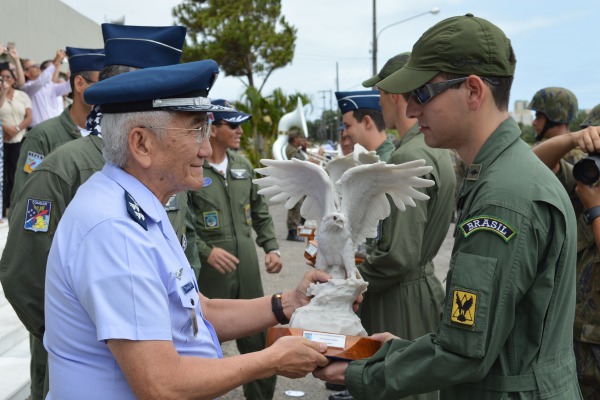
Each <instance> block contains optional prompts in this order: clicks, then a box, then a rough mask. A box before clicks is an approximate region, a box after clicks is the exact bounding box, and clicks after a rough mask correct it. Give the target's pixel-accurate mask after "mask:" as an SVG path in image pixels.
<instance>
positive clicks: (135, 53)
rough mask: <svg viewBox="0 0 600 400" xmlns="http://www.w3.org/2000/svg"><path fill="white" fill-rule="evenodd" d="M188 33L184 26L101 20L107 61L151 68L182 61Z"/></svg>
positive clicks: (109, 63)
mask: <svg viewBox="0 0 600 400" xmlns="http://www.w3.org/2000/svg"><path fill="white" fill-rule="evenodd" d="M185 33H186V29H185V27H183V26H134V25H118V24H108V23H105V24H102V37H103V38H104V49H105V50H106V65H127V66H129V67H135V68H148V67H160V66H163V65H172V64H179V62H180V61H181V49H182V48H183V42H184V40H185Z"/></svg>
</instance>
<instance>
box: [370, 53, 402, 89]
mask: <svg viewBox="0 0 600 400" xmlns="http://www.w3.org/2000/svg"><path fill="white" fill-rule="evenodd" d="M409 56H410V52H406V53H400V54H397V55H395V56H394V57H392V58H390V59H389V60H387V62H386V63H385V65H384V66H383V68H381V71H379V73H378V74H377V75H375V76H373V77H371V78H369V79H367V80H366V81H364V82H363V83H362V85H363V86H364V87H366V88H370V87H373V86H375V85H377V84H378V83H379V82H380V81H381V80H383V79H385V78H387V77H388V76H390V75H391V74H393V73H394V72H396V71H398V70H399V69H400V68H402V67H404V65H406V62H407V61H408V57H409Z"/></svg>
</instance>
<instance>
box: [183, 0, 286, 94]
mask: <svg viewBox="0 0 600 400" xmlns="http://www.w3.org/2000/svg"><path fill="white" fill-rule="evenodd" d="M173 16H174V17H175V18H176V19H177V22H178V23H180V24H182V25H184V26H186V27H187V28H188V38H189V40H188V43H187V45H186V46H185V48H184V50H183V60H184V61H193V60H201V59H207V58H211V59H213V60H215V61H216V62H217V63H218V64H219V65H220V67H221V69H222V70H223V71H224V72H225V74H226V75H229V76H235V77H238V78H240V80H241V81H242V83H244V85H246V86H248V87H255V86H256V81H255V78H256V76H261V77H262V78H263V80H262V83H261V84H260V86H259V87H258V93H260V92H261V91H262V88H263V87H264V85H265V82H266V81H267V79H268V78H269V76H270V75H271V74H272V73H273V71H275V70H276V69H279V68H283V67H285V66H286V65H287V64H289V63H290V62H291V61H292V58H293V57H294V48H295V43H296V28H294V27H293V26H291V25H289V24H288V23H287V22H286V20H285V17H283V16H282V15H281V0H201V1H194V0H185V1H184V2H183V3H182V4H180V5H178V6H176V7H175V8H174V9H173ZM242 77H244V78H246V80H244V79H242Z"/></svg>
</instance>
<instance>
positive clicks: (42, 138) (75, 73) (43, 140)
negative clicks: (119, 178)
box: [11, 47, 106, 204]
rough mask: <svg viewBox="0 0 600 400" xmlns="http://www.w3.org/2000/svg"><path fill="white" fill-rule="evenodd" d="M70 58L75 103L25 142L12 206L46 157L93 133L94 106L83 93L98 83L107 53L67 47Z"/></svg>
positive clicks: (43, 124) (45, 122)
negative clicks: (88, 122) (90, 122)
mask: <svg viewBox="0 0 600 400" xmlns="http://www.w3.org/2000/svg"><path fill="white" fill-rule="evenodd" d="M67 55H68V56H69V70H70V72H71V75H70V77H69V81H70V83H71V91H72V92H71V93H72V95H73V103H72V104H71V105H70V106H68V107H67V108H66V109H65V110H64V111H63V113H62V114H61V115H59V116H58V117H55V118H51V119H49V120H46V121H44V122H42V123H40V124H38V125H36V126H35V127H34V128H33V129H32V130H31V131H29V132H28V133H27V135H25V137H24V138H23V142H22V143H21V152H20V154H19V160H18V162H17V171H16V173H15V183H14V186H13V191H12V195H11V196H12V197H11V204H15V202H16V201H17V195H18V194H19V192H20V191H21V188H22V187H23V185H24V184H25V181H26V180H27V178H28V177H29V174H31V172H33V171H34V170H35V169H36V168H37V166H38V165H40V163H41V162H42V161H43V160H44V157H46V156H47V155H48V154H49V153H50V152H51V151H53V150H54V149H56V148H57V147H59V146H61V145H63V144H65V143H67V142H70V141H71V140H75V139H78V138H80V137H83V136H87V135H88V134H89V133H90V132H89V131H88V130H87V128H86V118H87V116H88V114H89V113H90V111H91V109H92V106H91V105H89V104H86V102H85V101H84V100H83V92H84V90H85V89H87V88H88V87H89V86H91V85H93V84H94V83H96V82H98V75H99V73H100V71H101V70H102V68H103V67H104V64H105V60H106V57H105V55H104V49H81V48H77V47H67Z"/></svg>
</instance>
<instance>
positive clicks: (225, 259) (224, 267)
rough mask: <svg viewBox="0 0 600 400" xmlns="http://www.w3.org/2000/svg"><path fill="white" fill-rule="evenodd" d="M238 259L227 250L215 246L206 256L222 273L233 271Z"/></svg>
mask: <svg viewBox="0 0 600 400" xmlns="http://www.w3.org/2000/svg"><path fill="white" fill-rule="evenodd" d="M239 262H240V260H238V258H237V257H236V256H234V255H233V254H231V253H229V252H228V251H226V250H224V249H221V248H219V247H215V248H213V249H212V251H211V252H210V254H209V256H208V263H209V264H210V265H211V266H212V267H213V268H215V269H216V270H217V271H219V272H220V273H222V274H225V273H227V272H231V271H235V269H236V267H237V264H239Z"/></svg>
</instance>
